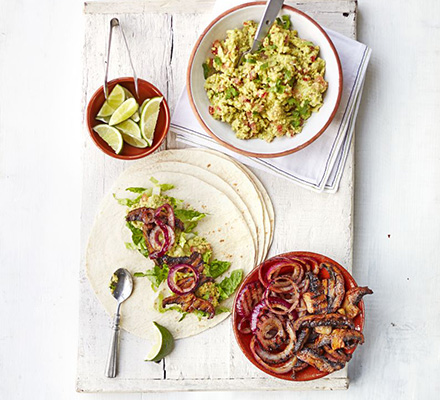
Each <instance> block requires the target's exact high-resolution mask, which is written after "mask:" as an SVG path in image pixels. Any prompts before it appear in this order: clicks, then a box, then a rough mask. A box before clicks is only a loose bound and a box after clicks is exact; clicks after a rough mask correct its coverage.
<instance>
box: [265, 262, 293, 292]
mask: <svg viewBox="0 0 440 400" xmlns="http://www.w3.org/2000/svg"><path fill="white" fill-rule="evenodd" d="M290 263H291V260H290V259H288V258H286V257H274V258H270V259H269V260H266V261H265V262H264V263H263V264H261V266H260V269H259V270H258V278H259V279H260V282H261V283H262V284H263V286H264V287H267V286H268V285H269V281H268V280H267V278H266V275H267V272H268V271H269V269H270V268H272V267H277V266H278V267H281V266H284V265H286V264H290Z"/></svg>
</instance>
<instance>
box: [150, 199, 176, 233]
mask: <svg viewBox="0 0 440 400" xmlns="http://www.w3.org/2000/svg"><path fill="white" fill-rule="evenodd" d="M162 211H165V213H164V214H163V213H162ZM162 216H166V217H167V220H168V226H170V227H171V228H172V229H174V228H175V226H176V217H175V215H174V210H173V207H171V206H170V205H169V204H168V203H165V204H163V205H162V206H160V207H158V208H157V209H156V211H155V212H154V218H155V220H156V223H157V224H158V221H159V220H160V217H162ZM158 225H159V224H158Z"/></svg>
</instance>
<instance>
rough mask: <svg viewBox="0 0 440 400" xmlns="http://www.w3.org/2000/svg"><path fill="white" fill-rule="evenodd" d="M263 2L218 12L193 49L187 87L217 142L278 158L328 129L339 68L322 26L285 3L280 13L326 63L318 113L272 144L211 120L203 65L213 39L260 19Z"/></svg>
mask: <svg viewBox="0 0 440 400" xmlns="http://www.w3.org/2000/svg"><path fill="white" fill-rule="evenodd" d="M265 5H266V2H263V1H260V2H254V3H246V4H242V5H239V6H237V7H234V8H232V9H230V10H228V11H226V12H224V13H223V14H221V15H219V16H218V17H217V18H216V19H215V20H214V21H212V22H211V23H210V24H209V25H208V27H207V28H206V29H205V30H204V32H203V33H202V35H201V36H200V38H199V39H198V40H197V42H196V44H195V46H194V49H193V51H192V54H191V57H190V61H189V65H188V71H187V90H188V95H189V100H190V103H191V106H192V109H193V111H194V113H195V116H196V117H197V119H198V120H199V122H200V123H201V125H202V126H203V128H204V129H205V131H206V132H207V133H208V134H209V135H211V136H212V137H213V138H214V139H215V140H216V141H218V142H219V143H221V144H222V145H223V146H225V147H227V148H229V149H230V150H233V151H235V152H237V153H240V154H244V155H247V156H253V157H280V156H284V155H287V154H291V153H294V152H296V151H298V150H301V149H303V148H304V147H306V146H308V145H309V144H310V143H312V142H314V141H315V140H316V139H317V138H318V137H319V136H321V135H322V133H323V132H324V131H325V130H326V129H327V127H328V126H329V125H330V123H331V121H332V120H333V118H334V116H335V114H336V111H337V109H338V107H339V102H340V100H341V94H342V68H341V63H340V61H339V56H338V53H337V51H336V49H335V47H334V45H333V43H332V41H331V40H330V38H329V37H328V35H327V33H326V32H325V31H324V29H323V28H322V27H321V26H320V25H319V24H318V23H317V22H316V21H314V20H313V19H312V18H310V17H309V16H308V15H307V14H304V13H303V12H301V11H299V10H297V9H295V8H293V7H290V6H287V5H284V6H283V9H282V10H281V12H280V15H288V16H290V20H291V22H292V26H293V28H294V29H296V30H297V31H298V34H299V36H300V37H301V38H303V39H306V40H310V41H312V42H313V43H315V44H316V45H319V46H320V57H321V58H323V59H324V60H325V62H326V72H325V80H326V81H327V82H328V89H327V91H326V93H325V95H324V104H323V106H322V107H321V109H320V110H319V112H317V113H313V115H312V116H311V117H310V118H309V119H308V120H307V123H306V124H305V125H304V129H303V130H302V132H301V133H299V134H297V135H295V136H294V137H287V136H284V137H280V138H275V140H273V141H272V142H271V143H267V142H266V141H264V140H261V139H250V140H241V139H238V138H236V137H235V132H234V131H233V130H232V128H231V127H230V125H229V124H227V123H225V122H221V121H218V120H216V119H214V118H213V117H212V116H211V115H210V114H209V110H208V109H209V106H210V102H209V99H208V96H207V95H206V91H205V89H204V83H205V79H204V76H203V68H202V64H203V63H204V62H205V61H206V59H207V58H208V57H209V56H212V54H211V46H212V43H213V42H214V41H215V40H217V39H218V40H223V39H224V38H225V37H226V31H227V30H230V29H235V28H241V27H242V26H243V22H244V21H247V20H254V21H257V22H258V21H259V19H260V18H261V16H262V15H263V11H264V7H265Z"/></svg>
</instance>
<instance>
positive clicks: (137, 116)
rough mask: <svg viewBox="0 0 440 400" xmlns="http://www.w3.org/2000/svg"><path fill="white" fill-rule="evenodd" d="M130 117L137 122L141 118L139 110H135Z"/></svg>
mask: <svg viewBox="0 0 440 400" xmlns="http://www.w3.org/2000/svg"><path fill="white" fill-rule="evenodd" d="M130 119H131V120H133V121H134V122H139V121H140V120H141V117H140V115H139V112H138V111H136V112H135V113H134V114H133V115H132V116H131V117H130Z"/></svg>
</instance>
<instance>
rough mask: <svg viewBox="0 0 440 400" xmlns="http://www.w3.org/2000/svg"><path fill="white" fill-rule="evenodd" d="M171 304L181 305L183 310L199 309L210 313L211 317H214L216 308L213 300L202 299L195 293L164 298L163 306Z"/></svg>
mask: <svg viewBox="0 0 440 400" xmlns="http://www.w3.org/2000/svg"><path fill="white" fill-rule="evenodd" d="M170 304H178V305H180V306H181V308H182V311H183V312H193V311H194V310H199V311H203V312H206V313H208V314H209V318H212V317H214V315H215V308H214V306H213V305H212V304H211V302H209V301H208V300H204V299H200V298H199V297H196V296H195V295H194V294H193V293H188V294H184V295H174V296H169V297H166V298H165V299H163V300H162V307H165V306H167V305H170Z"/></svg>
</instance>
